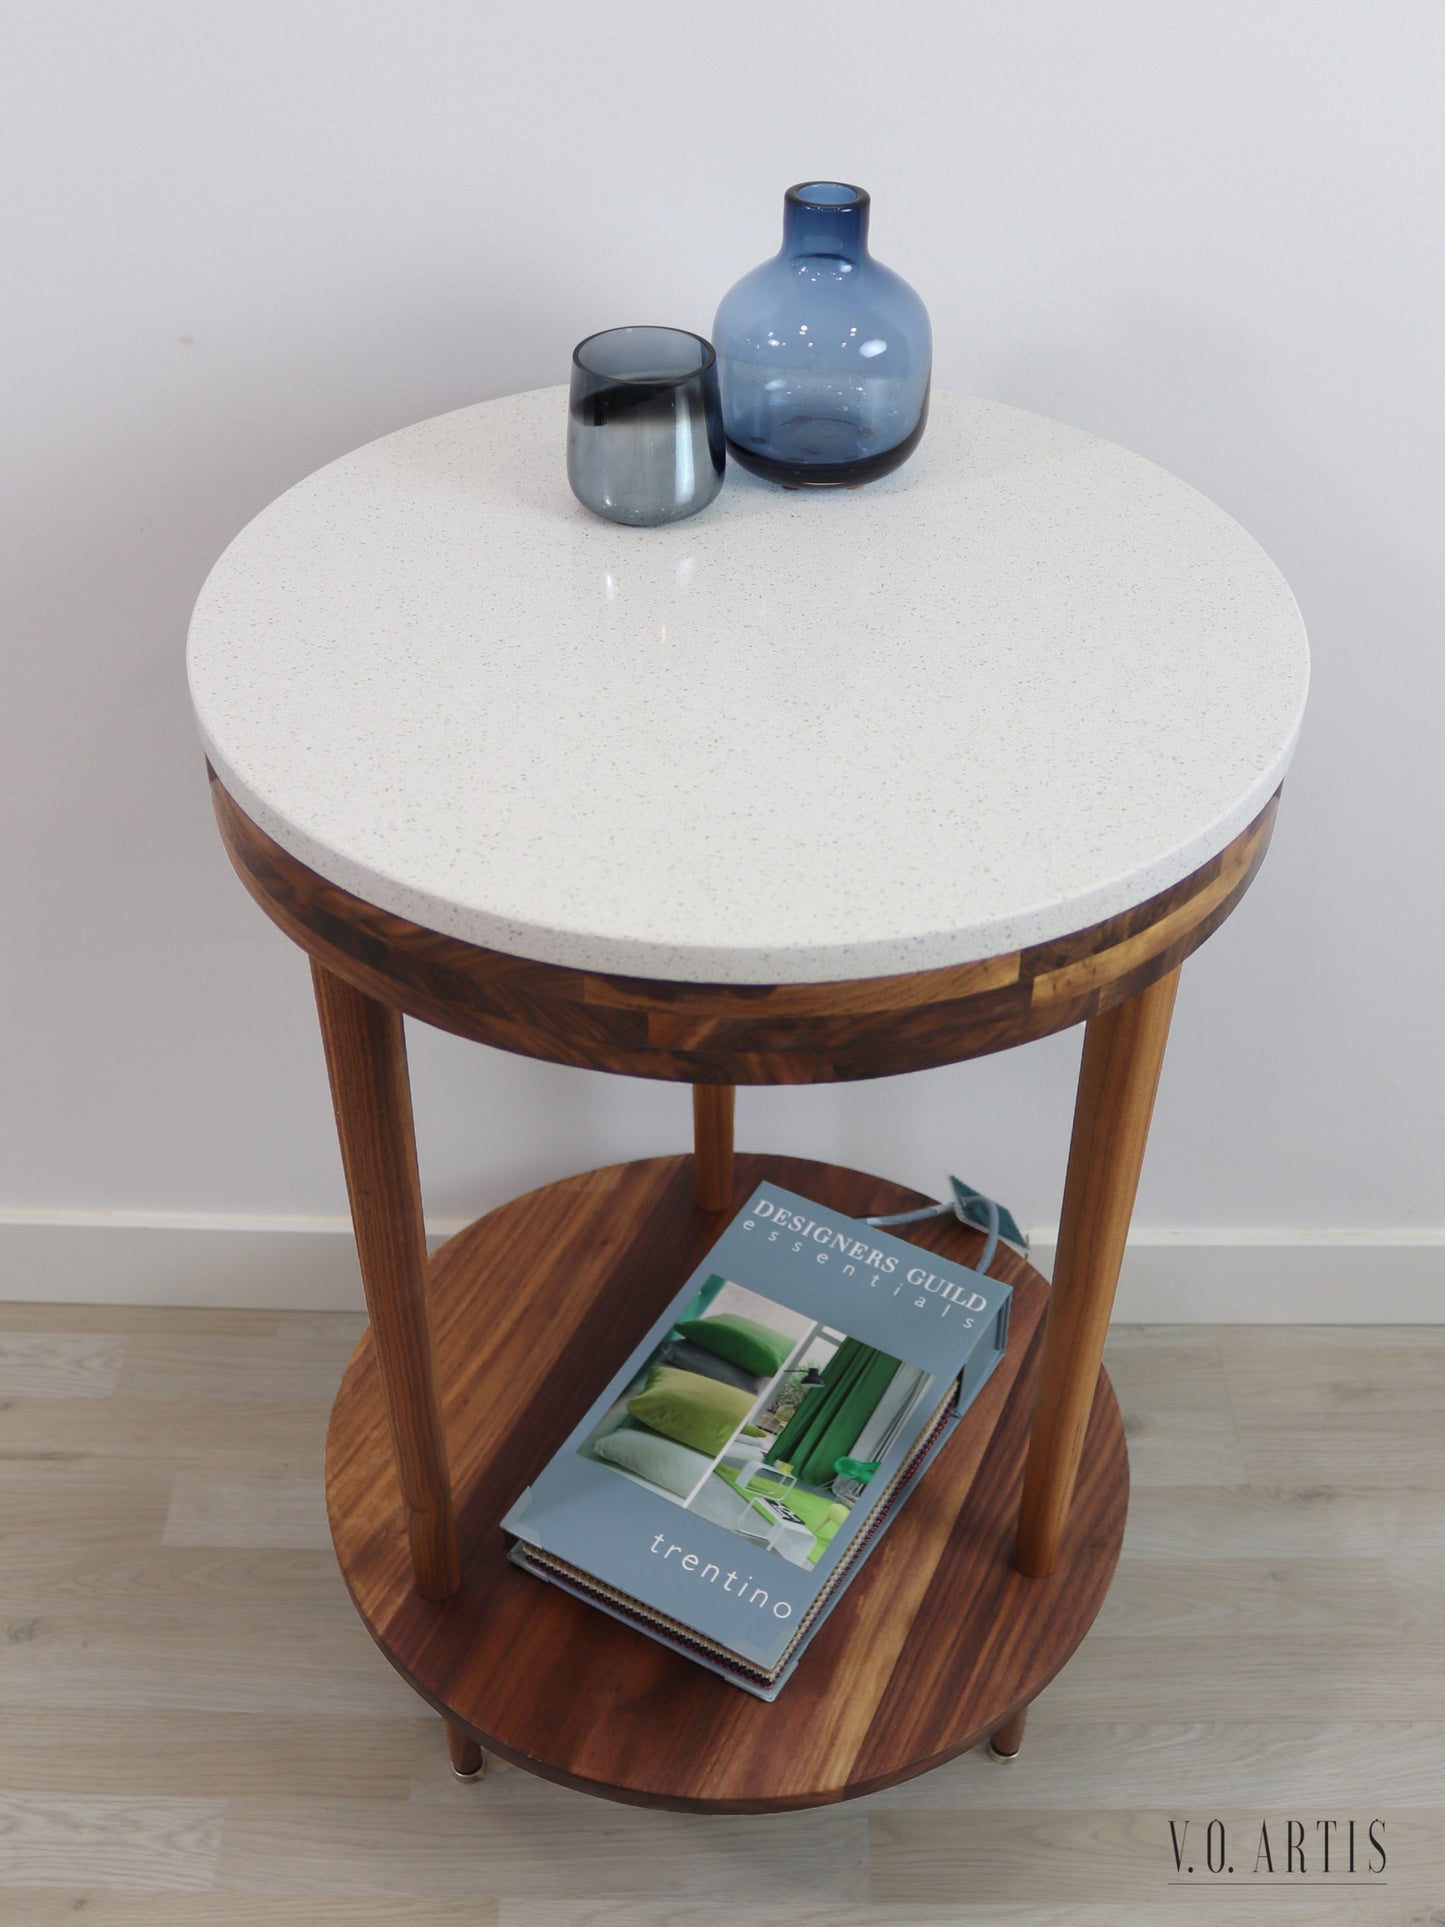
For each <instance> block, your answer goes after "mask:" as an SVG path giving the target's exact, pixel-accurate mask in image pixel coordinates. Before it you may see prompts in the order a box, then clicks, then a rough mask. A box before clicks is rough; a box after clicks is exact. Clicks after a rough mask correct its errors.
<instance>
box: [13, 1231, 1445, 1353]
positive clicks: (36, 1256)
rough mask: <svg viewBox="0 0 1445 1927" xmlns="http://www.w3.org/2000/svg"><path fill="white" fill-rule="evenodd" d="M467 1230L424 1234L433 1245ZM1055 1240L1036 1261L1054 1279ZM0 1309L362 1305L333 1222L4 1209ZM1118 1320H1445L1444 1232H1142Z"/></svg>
mask: <svg viewBox="0 0 1445 1927" xmlns="http://www.w3.org/2000/svg"><path fill="white" fill-rule="evenodd" d="M460 1229H461V1221H460V1220H457V1221H454V1222H445V1221H443V1222H439V1223H437V1224H435V1225H433V1226H431V1227H430V1230H431V1233H432V1236H433V1239H434V1240H435V1241H440V1240H441V1239H442V1238H444V1237H449V1236H450V1235H451V1234H452V1233H453V1232H454V1231H458V1230H460ZM1053 1256H1054V1250H1053V1232H1052V1230H1041V1231H1040V1232H1039V1233H1038V1234H1037V1235H1036V1237H1035V1240H1034V1246H1033V1258H1034V1262H1035V1263H1036V1264H1037V1265H1038V1267H1039V1269H1040V1270H1041V1271H1043V1272H1045V1273H1047V1272H1048V1271H1049V1269H1050V1267H1051V1265H1052V1263H1053ZM0 1300H8V1301H11V1302H16V1301H19V1302H26V1301H29V1302H35V1303H42V1304H91V1305H208V1306H218V1307H224V1308H227V1309H238V1308H248V1307H249V1308H255V1309H258V1310H289V1311H352V1310H360V1309H361V1307H362V1303H363V1300H362V1293H361V1279H360V1276H359V1275H358V1273H357V1269H356V1254H355V1251H354V1249H353V1247H352V1242H351V1229H350V1226H349V1225H348V1224H347V1223H346V1221H345V1220H344V1219H340V1218H280V1217H265V1218H263V1217H244V1216H241V1217H224V1216H220V1215H216V1214H201V1213H180V1212H171V1213H159V1212H156V1213H143V1212H104V1211H50V1212H43V1211H29V1212H27V1211H20V1210H16V1209H6V1210H0ZM1114 1317H1115V1320H1116V1322H1120V1323H1125V1324H1162V1325H1179V1324H1191V1325H1192V1324H1200V1325H1222V1324H1231V1325H1232V1324H1242V1325H1294V1324H1303V1325H1433V1324H1440V1323H1445V1230H1440V1231H1436V1230H1424V1231H1389V1230H1382V1231H1217V1230H1210V1231H1176V1230H1165V1231H1150V1230H1141V1231H1139V1232H1137V1233H1136V1234H1135V1235H1134V1236H1133V1237H1132V1238H1131V1239H1130V1241H1129V1250H1128V1253H1127V1255H1126V1257H1125V1259H1124V1270H1123V1275H1122V1277H1121V1278H1120V1281H1119V1295H1118V1298H1117V1299H1116V1301H1115V1306H1114Z"/></svg>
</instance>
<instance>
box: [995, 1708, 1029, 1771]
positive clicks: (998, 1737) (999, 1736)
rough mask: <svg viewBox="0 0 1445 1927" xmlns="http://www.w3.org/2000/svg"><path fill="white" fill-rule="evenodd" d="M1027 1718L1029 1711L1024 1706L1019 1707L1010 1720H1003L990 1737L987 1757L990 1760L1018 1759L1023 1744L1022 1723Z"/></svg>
mask: <svg viewBox="0 0 1445 1927" xmlns="http://www.w3.org/2000/svg"><path fill="white" fill-rule="evenodd" d="M1028 1716H1029V1709H1028V1708H1027V1707H1026V1706H1024V1707H1021V1708H1020V1709H1019V1711H1018V1712H1017V1713H1015V1714H1014V1715H1013V1717H1012V1719H1007V1720H1005V1721H1004V1723H1003V1725H1002V1726H1001V1727H1000V1728H999V1729H998V1731H997V1732H996V1733H995V1734H993V1735H992V1737H991V1738H990V1740H989V1743H988V1750H989V1755H990V1757H991V1758H992V1759H995V1760H1016V1759H1017V1758H1018V1755H1019V1748H1020V1747H1021V1746H1022V1745H1023V1743H1024V1721H1025V1720H1026V1719H1027V1718H1028Z"/></svg>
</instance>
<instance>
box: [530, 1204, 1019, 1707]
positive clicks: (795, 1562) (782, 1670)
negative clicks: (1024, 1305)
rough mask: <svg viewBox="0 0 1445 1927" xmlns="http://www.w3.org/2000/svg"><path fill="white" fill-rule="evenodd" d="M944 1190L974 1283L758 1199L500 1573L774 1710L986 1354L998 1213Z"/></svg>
mask: <svg viewBox="0 0 1445 1927" xmlns="http://www.w3.org/2000/svg"><path fill="white" fill-rule="evenodd" d="M954 1189H955V1193H956V1195H957V1196H958V1199H959V1212H960V1215H964V1211H965V1204H964V1200H965V1199H967V1200H968V1201H969V1209H970V1212H971V1213H972V1215H973V1217H974V1218H975V1221H976V1217H977V1209H976V1208H977V1207H982V1209H983V1211H984V1212H986V1213H987V1214H988V1221H989V1224H990V1237H989V1240H988V1246H987V1251H986V1255H985V1258H984V1261H983V1265H982V1266H981V1268H980V1269H979V1270H978V1271H971V1270H969V1269H968V1268H967V1267H965V1266H963V1265H959V1264H955V1263H951V1262H949V1261H948V1260H946V1259H943V1258H940V1257H937V1256H936V1255H935V1254H934V1253H932V1252H929V1251H924V1250H922V1249H921V1248H920V1247H919V1246H917V1245H912V1244H909V1243H907V1242H906V1241H905V1240H904V1239H901V1238H895V1237H892V1236H890V1235H889V1233H888V1232H887V1231H885V1230H883V1229H880V1228H878V1227H877V1226H875V1225H873V1224H870V1223H868V1222H867V1221H865V1220H863V1219H861V1218H850V1217H846V1216H844V1215H843V1214H842V1213H841V1212H836V1211H830V1210H827V1209H826V1208H824V1207H823V1206H821V1205H817V1204H813V1203H811V1202H810V1201H809V1200H808V1199H806V1198H800V1197H796V1196H794V1195H793V1193H791V1192H789V1191H784V1190H781V1189H778V1188H775V1187H773V1186H771V1185H767V1184H764V1185H762V1186H760V1187H758V1189H757V1190H756V1191H755V1192H754V1194H753V1197H752V1199H751V1201H750V1203H748V1204H747V1205H746V1206H745V1207H744V1208H743V1210H741V1211H740V1212H739V1213H738V1215H737V1216H736V1217H735V1218H734V1219H733V1221H732V1223H731V1224H730V1225H729V1226H728V1228H727V1230H726V1231H725V1232H724V1233H723V1235H722V1236H721V1238H719V1240H718V1242H717V1243H716V1244H715V1245H714V1246H713V1247H712V1249H711V1251H710V1252H709V1253H708V1254H707V1256H706V1258H704V1260H703V1262H702V1263H701V1264H700V1265H699V1266H698V1268H697V1270H696V1271H695V1272H694V1273H693V1274H692V1276H691V1277H690V1278H688V1279H687V1281H686V1282H685V1283H684V1284H683V1286H682V1288H681V1289H680V1291H679V1292H678V1294H677V1297H676V1298H675V1299H674V1300H673V1302H672V1304H671V1305H670V1306H669V1307H668V1310H667V1311H666V1313H665V1314H664V1315H663V1317H662V1318H661V1319H660V1320H659V1321H658V1323H657V1324H656V1325H654V1326H653V1328H652V1330H651V1331H650V1332H649V1333H648V1334H647V1336H646V1338H645V1339H644V1340H643V1341H642V1343H641V1344H640V1345H639V1346H638V1348H637V1350H636V1351H635V1352H634V1353H633V1354H632V1356H631V1357H630V1358H629V1359H628V1361H627V1363H626V1365H625V1366H624V1367H623V1368H622V1370H621V1371H620V1372H619V1373H618V1374H617V1376H616V1377H615V1378H614V1379H613V1380H612V1382H611V1384H609V1385H608V1386H607V1388H606V1389H605V1391H603V1393H602V1394H601V1396H600V1397H599V1398H598V1399H597V1400H596V1401H595V1402H594V1404H593V1405H592V1407H591V1409H590V1410H589V1411H588V1412H587V1414H586V1416H585V1417H584V1418H583V1419H582V1421H581V1423H580V1424H579V1425H578V1426H577V1427H576V1428H575V1429H574V1431H573V1432H572V1433H571V1435H570V1436H569V1437H568V1439H567V1440H566V1442H565V1444H564V1445H563V1446H562V1448H561V1450H560V1451H558V1452H557V1453H556V1454H555V1456H554V1457H553V1458H552V1460H551V1461H550V1462H549V1464H548V1465H547V1466H546V1467H545V1468H544V1469H543V1471H542V1472H541V1474H540V1475H539V1476H538V1478H537V1479H536V1481H535V1482H534V1483H533V1484H532V1485H530V1486H529V1487H528V1488H527V1490H526V1491H525V1492H524V1493H523V1494H522V1495H521V1497H520V1498H519V1499H518V1500H517V1502H516V1504H515V1505H514V1506H513V1507H512V1508H511V1510H510V1511H509V1512H508V1513H507V1515H506V1517H505V1518H504V1519H503V1521H502V1526H503V1529H504V1531H506V1532H507V1533H508V1534H509V1535H510V1537H511V1540H512V1544H511V1557H512V1559H513V1560H514V1561H515V1563H516V1564H517V1565H519V1566H521V1567H522V1568H524V1570H526V1571H528V1572H531V1573H534V1574H536V1575H537V1577H538V1578H540V1579H545V1580H547V1581H549V1582H550V1583H551V1584H553V1585H557V1586H561V1587H563V1588H564V1589H565V1590H566V1591H569V1592H572V1593H575V1594H577V1595H578V1596H579V1597H581V1598H583V1599H586V1600H588V1601H589V1602H590V1603H591V1604H593V1605H595V1606H597V1607H599V1608H600V1609H601V1610H602V1611H604V1612H609V1613H611V1614H613V1615H614V1616H615V1617H617V1618H620V1619H623V1620H625V1621H626V1622H627V1623H628V1624H629V1625H632V1626H635V1627H637V1628H639V1629H640V1630H641V1631H643V1632H645V1633H647V1634H649V1635H650V1636H651V1637H653V1638H655V1639H658V1640H660V1641H661V1642H662V1643H663V1644H664V1645H667V1646H670V1647H672V1648H673V1649H674V1650H676V1651H678V1652H682V1653H684V1654H686V1655H687V1657H689V1658H690V1659H694V1660H696V1661H697V1662H698V1663H699V1664H701V1665H704V1666H708V1667H710V1668H712V1670H713V1671H715V1672H718V1673H720V1674H722V1675H723V1676H724V1677H725V1678H726V1679H729V1680H731V1681H733V1682H734V1683H735V1684H736V1685H739V1686H742V1687H745V1688H746V1689H747V1690H748V1691H749V1692H753V1693H756V1694H758V1695H759V1696H760V1697H762V1698H763V1699H769V1700H770V1699H773V1698H775V1697H776V1695H777V1693H778V1691H779V1690H780V1688H781V1687H782V1685H783V1684H784V1682H785V1681H786V1680H787V1678H788V1677H789V1675H790V1674H791V1672H792V1670H793V1668H794V1666H795V1665H796V1664H797V1661H798V1657H799V1655H800V1654H801V1653H802V1651H803V1650H804V1648H805V1647H806V1645H807V1643H808V1641H809V1640H810V1639H811V1637H812V1636H813V1634H814V1633H815V1632H816V1631H817V1629H818V1627H819V1626H820V1625H821V1624H822V1622H823V1620H824V1618H825V1617H826V1616H827V1614H828V1612H829V1611H830V1610H831V1608H832V1606H833V1605H834V1604H835V1602H836V1601H837V1599H838V1598H839V1597H840V1595H841V1593H842V1592H843V1590H844V1588H845V1587H846V1586H847V1584H848V1582H849V1580H850V1579H852V1578H853V1576H854V1575H855V1574H856V1573H857V1571H858V1569H859V1568H860V1566H861V1565H862V1563H863V1561H864V1560H865V1559H866V1558H867V1557H868V1554H869V1552H870V1551H871V1550H872V1548H873V1546H874V1545H876V1544H877V1542H878V1538H879V1536H880V1534H881V1533H882V1532H883V1531H885V1530H886V1528H887V1526H888V1523H889V1521H890V1520H891V1519H892V1518H893V1517H894V1516H895V1515H896V1513H897V1510H898V1508H899V1507H900V1506H901V1505H902V1504H903V1502H904V1500H905V1499H906V1498H907V1496H908V1493H909V1492H910V1491H911V1490H912V1487H913V1485H914V1484H915V1483H916V1481H917V1480H918V1479H919V1478H920V1477H921V1476H922V1475H923V1473H924V1472H925V1471H926V1468H927V1466H928V1464H929V1462H930V1460H931V1459H932V1458H933V1456H934V1454H935V1453H936V1452H937V1451H938V1449H939V1447H940V1446H941V1445H942V1444H943V1442H944V1440H945V1439H946V1438H947V1437H948V1436H949V1434H950V1432H951V1431H952V1430H953V1428H954V1426H955V1425H956V1424H957V1423H958V1420H959V1418H960V1417H961V1415H962V1414H963V1413H964V1412H965V1411H966V1410H967V1408H968V1406H969V1405H970V1404H971V1403H972V1401H973V1399H974V1398H975V1397H976V1396H977V1394H978V1391H979V1389H980V1388H981V1386H982V1385H983V1383H984V1381H985V1379H986V1378H987V1377H988V1375H989V1373H990V1372H991V1371H992V1370H993V1368H994V1366H995V1365H996V1364H997V1363H998V1360H999V1359H1000V1357H1001V1356H1002V1355H1003V1350H1004V1346H1005V1344H1006V1342H1007V1337H1008V1319H1009V1309H1010V1305H1011V1303H1012V1298H1013V1293H1012V1291H1011V1289H1010V1287H1009V1286H1008V1285H1006V1284H1004V1283H1002V1282H1001V1281H1000V1280H999V1279H996V1278H990V1277H988V1276H987V1275H986V1266H987V1263H988V1261H989V1259H990V1258H991V1257H992V1253H993V1250H994V1249H995V1247H996V1244H997V1229H998V1223H999V1214H998V1211H997V1208H996V1207H994V1206H992V1205H989V1204H988V1202H987V1201H986V1200H983V1199H980V1198H978V1196H977V1194H976V1193H971V1192H968V1191H967V1189H966V1187H962V1186H960V1185H958V1184H957V1182H956V1181H955V1186H954ZM920 1215H923V1214H920V1213H911V1214H908V1216H910V1217H917V1216H920ZM1006 1222H1007V1223H1008V1224H1009V1225H1010V1226H1011V1223H1012V1221H1011V1220H1006Z"/></svg>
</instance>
